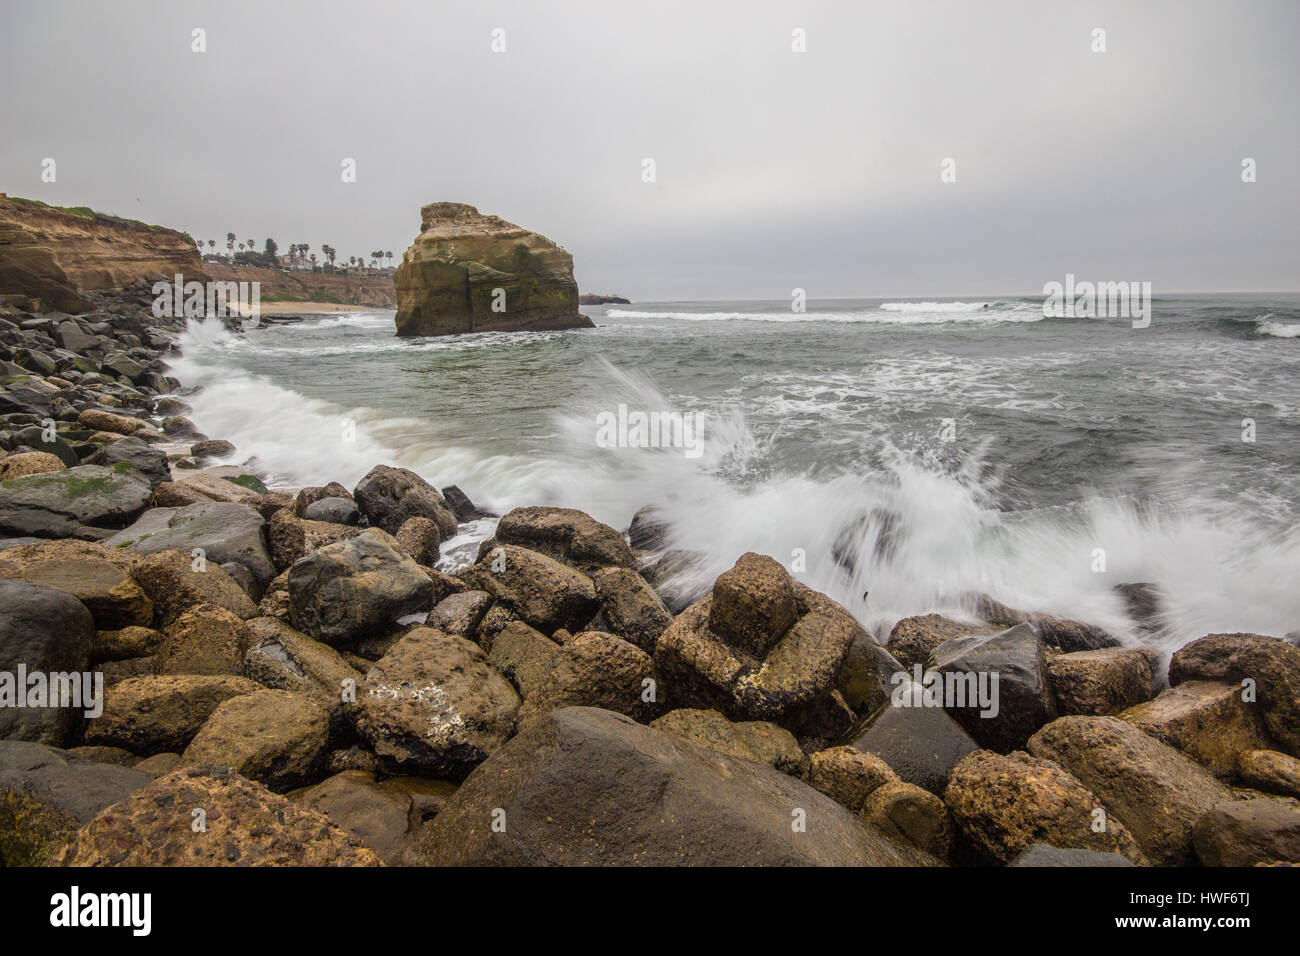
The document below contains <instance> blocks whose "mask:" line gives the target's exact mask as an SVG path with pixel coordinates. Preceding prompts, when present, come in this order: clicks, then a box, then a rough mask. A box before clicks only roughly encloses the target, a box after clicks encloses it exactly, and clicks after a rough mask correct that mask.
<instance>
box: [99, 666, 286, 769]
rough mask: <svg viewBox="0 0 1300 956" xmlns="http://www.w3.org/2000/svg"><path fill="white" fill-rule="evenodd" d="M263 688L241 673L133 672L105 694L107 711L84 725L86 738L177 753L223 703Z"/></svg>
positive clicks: (136, 750) (138, 751) (135, 750)
mask: <svg viewBox="0 0 1300 956" xmlns="http://www.w3.org/2000/svg"><path fill="white" fill-rule="evenodd" d="M261 689H262V688H261V687H259V686H258V685H257V684H255V683H253V682H252V681H251V680H245V679H244V678H242V677H231V676H216V677H211V676H199V675H194V674H178V675H164V676H156V675H149V676H143V677H131V678H128V679H126V680H123V681H121V682H119V683H117V684H114V685H113V686H112V687H110V688H109V689H108V691H107V692H106V693H105V695H104V698H105V699H104V712H103V714H101V715H100V716H99V717H95V718H93V719H91V720H90V721H89V722H87V724H86V743H88V744H98V745H101V746H112V747H122V748H123V749H125V750H129V751H131V752H132V753H136V754H156V753H166V752H176V753H179V752H180V751H182V750H184V749H185V747H186V745H187V744H189V742H190V741H191V740H192V739H193V738H194V735H195V734H197V733H198V732H199V728H200V727H202V726H203V724H204V723H205V722H206V721H207V719H208V718H209V717H211V716H212V712H213V711H214V710H216V709H217V707H218V706H219V705H220V704H221V703H223V702H224V701H227V700H229V699H230V698H232V697H238V696H239V695H241V694H252V693H254V692H256V691H259V690H261Z"/></svg>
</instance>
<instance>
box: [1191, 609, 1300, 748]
mask: <svg viewBox="0 0 1300 956" xmlns="http://www.w3.org/2000/svg"><path fill="white" fill-rule="evenodd" d="M1198 679H1199V680H1215V681H1229V682H1232V683H1238V684H1240V683H1241V682H1242V681H1251V682H1252V683H1253V689H1254V691H1255V697H1256V700H1257V701H1258V702H1259V707H1260V709H1262V710H1263V711H1264V723H1265V724H1266V725H1267V726H1268V729H1269V731H1270V732H1271V733H1272V734H1273V736H1274V738H1276V740H1277V742H1278V743H1279V744H1281V745H1282V749H1283V750H1285V751H1286V752H1287V753H1289V754H1291V756H1293V757H1300V647H1297V646H1296V645H1295V644H1292V643H1290V642H1288V641H1285V640H1283V639H1282V638H1280V637H1265V636H1263V635H1260V634H1209V635H1207V636H1205V637H1202V638H1201V639H1200V640H1196V641H1192V642H1191V643H1190V644H1187V645H1184V646H1183V647H1182V648H1180V649H1179V650H1178V651H1176V652H1175V653H1174V656H1173V658H1172V659H1171V660H1170V662H1169V683H1170V684H1173V685H1178V684H1181V683H1182V682H1183V681H1185V680H1198Z"/></svg>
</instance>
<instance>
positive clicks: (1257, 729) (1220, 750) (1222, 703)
mask: <svg viewBox="0 0 1300 956" xmlns="http://www.w3.org/2000/svg"><path fill="white" fill-rule="evenodd" d="M1241 698H1242V689H1241V687H1240V685H1237V684H1225V683H1221V682H1219V681H1186V682H1184V683H1182V684H1179V685H1178V686H1177V687H1170V688H1169V689H1167V690H1164V691H1161V692H1160V694H1159V696H1157V697H1156V698H1155V699H1154V700H1150V701H1147V702H1146V703H1143V704H1138V705H1137V706H1136V707H1130V708H1129V709H1128V710H1126V711H1124V712H1123V713H1122V714H1120V715H1119V717H1120V719H1121V720H1127V721H1128V722H1129V723H1130V724H1132V725H1133V726H1135V727H1139V728H1141V729H1142V730H1144V731H1146V732H1147V733H1148V734H1150V735H1151V736H1153V737H1155V738H1156V739H1157V740H1161V741H1164V742H1165V743H1167V744H1169V746H1171V747H1177V748H1178V749H1179V750H1181V751H1182V752H1183V753H1185V754H1187V755H1188V756H1189V757H1192V758H1193V759H1195V760H1198V761H1200V762H1201V763H1203V764H1205V766H1207V767H1209V768H1210V769H1211V770H1212V771H1214V774H1215V775H1216V776H1218V777H1234V776H1236V774H1237V762H1238V759H1239V758H1240V756H1241V755H1242V754H1245V753H1249V752H1250V751H1252V750H1269V749H1271V748H1272V746H1273V742H1272V739H1271V738H1270V737H1269V734H1268V730H1267V729H1266V728H1265V727H1264V720H1263V715H1262V714H1261V712H1260V709H1259V707H1258V705H1256V704H1254V703H1246V702H1244V701H1243V700H1242V699H1241Z"/></svg>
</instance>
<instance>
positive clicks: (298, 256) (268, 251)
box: [198, 232, 393, 271]
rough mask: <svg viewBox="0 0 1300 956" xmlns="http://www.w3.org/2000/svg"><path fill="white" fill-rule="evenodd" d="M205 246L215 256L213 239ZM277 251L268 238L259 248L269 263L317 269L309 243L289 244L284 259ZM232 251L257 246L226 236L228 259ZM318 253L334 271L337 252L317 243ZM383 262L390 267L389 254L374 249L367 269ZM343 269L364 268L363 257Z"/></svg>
mask: <svg viewBox="0 0 1300 956" xmlns="http://www.w3.org/2000/svg"><path fill="white" fill-rule="evenodd" d="M198 246H199V252H202V251H203V241H202V240H200V241H199V243H198ZM207 246H208V253H209V254H210V255H213V254H215V253H216V248H217V241H216V240H215V239H209V240H207ZM279 248H280V247H279V246H278V245H277V243H276V241H275V240H274V239H270V238H268V239H267V240H266V242H265V243H264V244H263V247H262V255H264V256H266V257H267V258H268V259H270V260H271V261H272V262H277V263H281V264H283V263H282V259H288V261H289V267H290V268H299V269H306V268H312V269H315V268H317V266H318V263H319V262H320V257H318V256H317V255H316V253H314V252H312V251H311V243H308V242H295V243H293V244H291V245H290V246H289V254H288V255H287V256H284V257H281V256H279V255H277V253H278V251H279ZM236 249H238V251H239V252H256V250H257V244H256V243H255V242H254V241H253V240H252V239H246V240H244V241H242V242H241V241H239V239H238V238H237V237H236V236H235V234H234V233H233V232H228V233H226V251H227V254H228V256H229V257H230V258H231V259H234V257H235V254H236ZM320 251H321V256H323V257H324V259H325V260H326V261H327V262H328V263H329V269H330V270H331V271H332V270H333V269H334V265H335V261H336V260H337V258H338V250H337V249H335V248H334V247H333V246H331V245H329V244H327V243H321V247H320ZM385 259H386V260H388V265H389V266H390V267H391V266H392V264H393V254H392V252H384V251H383V250H381V249H376V250H375V251H374V252H371V253H370V261H369V268H371V269H376V268H379V267H380V266H382V265H383V264H384V260H385ZM347 265H348V266H350V267H351V268H354V269H360V268H365V267H366V265H367V263H366V257H365V256H349V257H348V260H347Z"/></svg>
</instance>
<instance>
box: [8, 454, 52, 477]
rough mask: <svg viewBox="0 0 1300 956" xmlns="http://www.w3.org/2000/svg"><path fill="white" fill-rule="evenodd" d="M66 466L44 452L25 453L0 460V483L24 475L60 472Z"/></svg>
mask: <svg viewBox="0 0 1300 956" xmlns="http://www.w3.org/2000/svg"><path fill="white" fill-rule="evenodd" d="M66 467H67V465H66V464H65V463H64V462H63V460H62V459H60V458H59V457H58V456H57V455H51V454H50V453H49V452H46V451H27V452H20V453H19V454H17V455H9V456H8V457H6V458H4V459H3V460H0V481H8V480H9V479H10V478H22V477H24V476H26V475H45V474H49V473H50V472H52V471H62V470H63V469H64V468H66Z"/></svg>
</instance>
